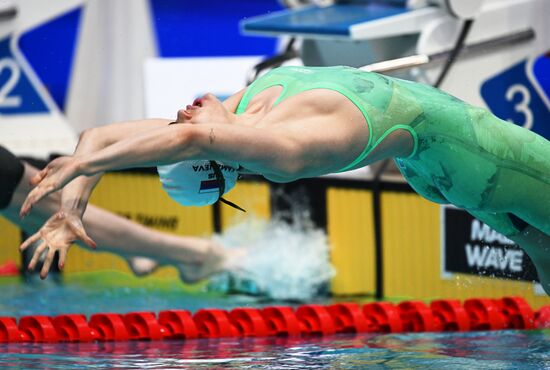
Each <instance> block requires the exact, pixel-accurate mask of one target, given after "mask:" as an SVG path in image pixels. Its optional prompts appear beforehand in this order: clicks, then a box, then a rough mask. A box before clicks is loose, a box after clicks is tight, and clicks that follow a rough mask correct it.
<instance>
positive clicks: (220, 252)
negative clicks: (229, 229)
mask: <svg viewBox="0 0 550 370" xmlns="http://www.w3.org/2000/svg"><path fill="white" fill-rule="evenodd" d="M245 255H246V250H245V249H244V248H233V249H226V248H223V247H222V246H220V245H218V244H216V243H213V244H212V247H211V248H210V249H209V251H208V253H205V255H204V259H203V260H202V261H200V262H195V263H180V264H178V265H176V268H177V269H178V272H179V275H180V279H181V280H182V281H183V282H185V283H188V284H193V283H196V282H198V281H200V280H204V279H206V278H208V277H210V276H212V275H214V274H218V273H220V272H224V271H233V270H235V269H238V268H240V266H241V263H242V260H243V257H244V256H245Z"/></svg>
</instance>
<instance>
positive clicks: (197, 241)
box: [1, 163, 226, 282]
mask: <svg viewBox="0 0 550 370" xmlns="http://www.w3.org/2000/svg"><path fill="white" fill-rule="evenodd" d="M37 171H38V170H37V169H36V168H34V167H32V166H30V165H28V164H26V163H24V173H23V176H22V178H21V180H20V181H19V184H18V185H17V187H16V188H15V191H14V193H13V197H12V199H11V201H10V203H9V205H8V206H7V208H5V209H3V210H2V211H1V212H2V215H3V216H5V217H6V218H7V219H9V220H10V221H12V222H13V223H14V224H16V225H19V226H20V227H21V228H22V229H23V230H25V231H26V232H27V233H29V234H33V233H35V232H36V230H38V229H39V228H40V227H41V226H42V225H43V224H44V222H45V221H46V220H48V218H49V217H50V216H51V215H52V214H54V213H55V212H57V211H58V210H59V204H60V200H61V199H60V198H61V197H60V194H58V193H54V194H51V195H50V196H48V197H46V198H44V199H43V200H41V201H40V202H39V203H38V204H37V205H36V206H35V207H34V208H33V211H32V212H31V214H29V215H28V216H27V217H25V218H24V219H23V220H21V218H20V217H19V209H20V207H21V204H22V202H23V201H24V200H25V198H26V196H27V194H28V193H29V191H30V189H31V186H30V185H29V181H30V179H31V178H32V177H33V176H34V175H35V174H36V173H37ZM83 222H84V227H85V228H86V230H87V232H88V234H89V235H90V237H91V238H92V239H94V240H95V241H96V242H97V249H98V250H100V251H109V252H112V253H115V254H117V255H120V256H121V257H123V258H125V259H128V262H129V265H130V267H131V268H132V270H133V271H134V272H136V273H137V274H146V273H148V272H151V271H152V270H153V269H154V268H155V267H156V266H157V265H158V262H157V261H160V262H161V263H166V264H176V265H177V266H178V268H179V269H180V271H186V270H187V269H186V267H189V271H188V272H185V273H180V275H181V277H182V279H183V280H184V281H186V282H194V281H196V280H199V279H202V278H205V277H207V276H209V275H210V274H212V273H215V272H218V271H219V270H220V269H223V268H225V263H226V252H225V250H224V248H222V247H221V246H219V245H217V244H214V243H213V242H212V241H211V240H210V239H206V238H195V237H180V236H175V235H170V234H166V233H161V232H159V231H156V230H153V229H149V228H147V227H145V226H143V225H140V224H137V223H135V222H132V221H130V220H128V219H126V218H124V217H121V216H118V215H116V214H114V213H111V212H109V211H106V210H103V209H101V208H99V207H95V206H93V205H91V204H90V205H88V207H87V208H86V212H85V214H84V218H83ZM79 245H81V246H83V247H85V245H84V244H79ZM139 257H148V258H139ZM182 266H183V267H182ZM206 266H208V268H207V267H206ZM199 267H200V268H199Z"/></svg>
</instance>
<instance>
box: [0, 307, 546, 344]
mask: <svg viewBox="0 0 550 370" xmlns="http://www.w3.org/2000/svg"><path fill="white" fill-rule="evenodd" d="M542 328H550V306H545V307H542V308H541V309H540V310H538V311H537V312H534V311H533V309H532V308H531V307H530V306H529V305H528V304H527V302H526V301H525V300H524V299H523V298H520V297H505V298H502V299H485V298H480V299H477V298H476V299H468V300H466V301H465V302H464V303H461V302H460V301H458V300H450V299H445V300H437V301H433V302H431V304H430V305H426V304H425V303H424V302H421V301H405V302H401V303H399V304H393V303H389V302H376V303H368V304H365V305H362V306H361V305H359V304H358V303H337V304H332V305H316V304H308V305H303V306H299V307H298V308H297V309H294V308H292V307H287V306H272V307H265V308H261V309H257V308H235V309H233V310H231V311H225V310H220V309H201V310H199V311H197V312H196V313H195V314H191V312H189V311H186V310H170V311H162V312H160V313H159V314H158V316H157V315H155V313H153V312H132V313H127V314H117V313H98V314H95V315H92V316H91V317H90V319H89V320H87V319H86V316H85V315H79V314H73V315H61V316H56V317H49V316H25V317H21V318H20V319H19V320H18V321H17V320H16V319H15V318H13V317H0V342H93V341H129V340H162V339H191V338H221V337H268V336H309V335H331V334H335V333H406V332H442V331H470V330H503V329H526V330H528V329H542Z"/></svg>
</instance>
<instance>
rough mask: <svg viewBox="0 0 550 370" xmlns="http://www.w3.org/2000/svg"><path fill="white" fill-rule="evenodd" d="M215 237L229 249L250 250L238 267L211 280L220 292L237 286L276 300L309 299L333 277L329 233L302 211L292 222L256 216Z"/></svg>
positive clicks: (292, 216) (295, 213)
mask: <svg viewBox="0 0 550 370" xmlns="http://www.w3.org/2000/svg"><path fill="white" fill-rule="evenodd" d="M216 238H217V240H218V241H219V242H220V243H221V244H222V245H225V246H226V247H228V248H235V247H245V248H246V250H247V253H246V255H245V256H244V257H243V258H242V260H240V261H239V263H238V268H237V269H235V270H233V271H231V272H230V273H229V274H228V275H226V276H225V277H220V276H218V277H215V278H214V279H213V280H212V284H211V287H214V289H217V290H220V287H222V286H225V288H222V290H223V289H228V288H234V289H235V287H236V289H237V290H239V289H241V290H250V291H248V292H247V293H259V294H263V295H266V296H268V297H270V298H273V299H278V300H300V301H302V300H304V301H305V300H308V299H311V298H313V297H314V296H315V295H317V294H318V292H319V289H320V288H322V287H323V286H325V285H326V284H327V283H328V282H329V280H330V279H331V278H332V277H333V276H334V275H335V270H334V268H333V266H332V265H331V264H330V256H329V253H330V246H329V243H328V238H327V235H326V233H325V231H324V230H321V229H319V228H315V227H314V225H313V224H312V222H311V221H310V218H309V215H308V214H307V213H304V212H293V213H292V215H291V222H286V221H283V220H282V219H281V218H273V219H271V220H263V219H260V218H257V217H254V216H252V217H250V218H248V219H246V220H245V221H243V222H240V223H238V224H236V225H234V226H232V227H229V228H228V229H227V230H226V231H225V232H223V234H221V235H217V236H216ZM224 279H226V280H224ZM228 279H229V280H231V282H232V285H233V286H232V287H228V285H229V284H228Z"/></svg>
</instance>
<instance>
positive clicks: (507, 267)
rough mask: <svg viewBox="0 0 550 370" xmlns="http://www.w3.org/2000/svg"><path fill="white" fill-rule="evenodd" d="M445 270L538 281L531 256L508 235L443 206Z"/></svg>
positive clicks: (464, 212)
mask: <svg viewBox="0 0 550 370" xmlns="http://www.w3.org/2000/svg"><path fill="white" fill-rule="evenodd" d="M442 213H443V214H442V219H443V220H442V230H441V231H442V233H443V242H442V251H441V252H442V254H443V264H444V265H443V271H444V272H451V273H466V274H472V275H485V276H496V277H503V278H509V279H513V280H525V281H533V280H537V274H536V271H535V268H534V266H533V264H532V262H531V260H530V259H529V256H528V255H527V254H526V253H525V252H524V251H523V250H522V249H520V248H519V247H518V246H517V245H516V244H514V242H513V241H512V240H510V239H508V238H507V237H506V236H504V235H502V234H500V233H499V232H497V231H495V230H493V229H492V228H491V227H489V226H488V225H487V224H485V223H483V222H481V221H479V220H477V219H475V218H474V217H473V216H471V215H470V214H469V213H467V212H466V211H463V210H460V209H456V208H454V207H442Z"/></svg>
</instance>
